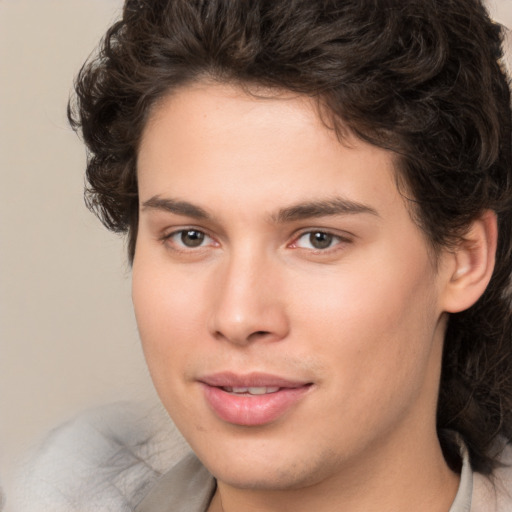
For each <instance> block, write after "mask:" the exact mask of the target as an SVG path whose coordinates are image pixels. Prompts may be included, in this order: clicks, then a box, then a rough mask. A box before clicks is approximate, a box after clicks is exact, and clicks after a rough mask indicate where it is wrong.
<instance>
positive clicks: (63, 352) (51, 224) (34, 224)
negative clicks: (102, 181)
mask: <svg viewBox="0 0 512 512" xmlns="http://www.w3.org/2000/svg"><path fill="white" fill-rule="evenodd" d="M489 3H490V4H491V9H493V11H494V12H495V13H496V14H495V17H496V19H497V20H498V21H500V22H502V23H504V24H507V25H508V26H512V0H494V2H492V1H490V2H489ZM121 4H122V2H121V0H0V176H1V182H0V183H1V185H0V481H3V484H4V485H6V484H7V485H8V482H9V478H10V475H11V472H12V470H11V469H10V468H12V467H13V466H14V464H15V462H16V461H17V460H18V459H19V457H20V456H21V454H23V453H24V452H25V451H26V450H27V449H28V448H30V447H31V446H32V445H33V444H35V443H37V442H38V441H39V440H40V439H41V438H42V437H43V436H44V433H45V432H47V431H48V430H49V429H50V428H51V427H52V426H55V425H56V424H58V423H59V422H61V421H64V420H65V419H67V418H69V417H71V416H72V415H74V414H76V413H78V412H79V411H80V410H83V409H85V408H88V407H92V406H95V405H99V404H103V403H107V402H111V401H116V400H122V399H136V400H155V396H154V392H153V390H152V387H151V384H150V381H149V377H148V373H147V370H146V368H145V365H144V361H143V357H142V353H141V350H140V346H139V341H138V336H137V330H136V326H135V321H134V318H133V313H132V310H131V299H130V272H129V268H128V265H127V264H126V257H125V249H124V245H123V240H122V239H121V238H119V237H117V236H115V235H112V234H111V233H108V232H107V231H106V230H105V229H104V228H103V227H102V226H101V224H100V223H99V222H98V221H97V220H96V219H95V217H94V216H93V215H92V214H91V213H89V212H88V211H87V210H86V208H85V207H84V204H83V198H82V189H83V170H84V164H85V152H84V149H83V147H82V144H81V143H80V141H79V140H78V138H77V137H76V135H75V134H74V133H73V132H72V131H71V129H70V128H69V127H68V124H67V121H66V117H65V109H66V103H67V98H68V95H69V93H70V91H71V85H72V81H73V77H74V75H75V74H76V72H77V71H78V69H79V67H80V65H81V64H82V62H83V61H84V60H85V58H86V57H87V56H88V55H89V53H90V52H91V51H92V50H93V49H94V47H95V46H96V44H97V42H98V41H99V39H100V37H101V36H102V34H103V33H104V31H105V29H106V27H107V26H108V25H109V24H110V23H111V22H112V21H113V20H115V19H116V17H118V15H119V14H120V9H121Z"/></svg>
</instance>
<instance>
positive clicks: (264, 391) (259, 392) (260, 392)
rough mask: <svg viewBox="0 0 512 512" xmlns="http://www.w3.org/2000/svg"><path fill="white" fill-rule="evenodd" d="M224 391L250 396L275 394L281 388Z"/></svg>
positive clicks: (238, 388)
mask: <svg viewBox="0 0 512 512" xmlns="http://www.w3.org/2000/svg"><path fill="white" fill-rule="evenodd" d="M222 389H224V391H227V392H228V393H237V394H244V393H249V394H250V395H266V394H267V393H275V392H276V391H279V387H277V386H272V387H271V386H268V387H247V388H246V387H228V386H226V387H224V388H222Z"/></svg>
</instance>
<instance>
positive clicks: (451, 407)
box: [70, 0, 512, 472]
mask: <svg viewBox="0 0 512 512" xmlns="http://www.w3.org/2000/svg"><path fill="white" fill-rule="evenodd" d="M500 58H501V31H500V27H499V26H497V25H495V24H494V23H492V22H491V21H490V20H489V19H488V17H487V14H486V12H485V9H484V7H483V6H482V4H481V3H480V2H478V1H472V0H459V1H454V2H445V1H440V0H411V1H408V2H405V3H404V2H400V3H398V2H390V1H377V0H374V1H368V2H364V1H361V0H347V1H343V2H342V1H339V2H338V1H334V0H323V1H320V0H319V1H315V2H312V1H309V0H307V1H306V0H305V1H299V2H289V1H275V0H273V1H265V0H261V1H254V2H250V3H245V2H238V1H231V0H210V1H208V2H203V1H200V0H197V1H189V0H172V1H168V0H165V1H163V0H162V1H157V0H154V1H151V2H150V1H145V0H139V1H135V0H134V1H131V0H128V1H127V2H126V5H125V8H124V12H123V17H122V19H121V20H120V21H119V22H117V23H116V24H115V25H113V26H112V27H111V29H110V30H109V32H108V33H107V35H106V37H105V40H104V43H103V46H102V49H101V52H100V54H99V56H98V57H97V58H96V59H94V60H92V61H90V62H89V63H88V64H87V65H86V66H84V68H83V69H82V71H81V73H80V75H79V77H78V80H77V84H76V92H77V95H76V103H75V104H74V105H73V106H72V108H71V110H70V118H71V121H72V123H73V124H74V126H75V127H77V128H79V129H81V132H82V135H83V137H84V140H85V142H86V144H87V146H88V149H89V156H88V164H87V179H88V183H89V185H88V189H87V201H88V204H89V206H90V207H91V208H92V209H93V210H94V211H96V212H97V213H98V215H99V216H100V218H101V219H102V220H103V222H104V223H105V224H106V225H107V227H109V228H110V229H112V230H114V231H118V232H124V233H127V236H128V251H129V258H130V261H133V259H134V257H135V261H136V260H137V251H138V250H139V247H138V244H139V227H140V226H142V220H141V211H142V209H143V207H144V205H143V204H141V203H144V202H147V200H148V199H150V198H151V197H153V196H154V194H150V196H151V197H144V198H141V194H140V192H141V189H140V187H141V186H142V184H143V183H147V182H148V180H147V176H146V175H143V173H144V170H143V169H142V167H143V166H144V165H146V167H151V166H152V165H153V164H151V165H150V164H148V163H147V162H148V161H151V158H150V157H148V154H149V155H150V154H151V151H150V150H148V149H147V148H148V147H150V148H151V147H155V148H156V147H164V146H165V145H160V146H158V145H155V144H156V143H155V144H153V143H152V142H151V141H153V140H156V139H158V135H155V133H158V128H156V127H158V126H161V127H165V126H166V128H165V129H166V131H167V132H169V130H171V131H172V123H171V124H166V119H167V117H165V116H166V115H167V114H168V115H169V116H172V115H174V116H177V117H174V118H172V117H169V119H174V120H176V121H177V120H181V121H183V122H186V120H187V119H189V116H188V115H189V114H190V113H191V112H192V111H191V110H190V109H191V108H192V105H194V104H195V105H196V107H195V108H197V106H202V108H203V109H204V112H206V113H208V114H211V113H212V112H215V108H216V107H218V108H220V109H221V110H223V109H225V112H224V117H222V116H221V117H219V120H223V121H225V122H227V121H234V119H236V118H237V115H235V114H234V112H242V111H243V110H244V108H246V107H247V105H249V104H251V105H252V103H251V102H255V103H254V104H255V105H265V108H266V109H267V111H268V110H269V109H270V110H272V109H275V119H276V120H277V119H284V118H286V114H287V112H289V113H290V118H291V119H295V120H296V123H297V125H298V126H301V122H304V123H305V124H306V125H307V126H308V127H310V128H311V126H313V124H314V123H313V121H312V119H316V120H317V121H318V122H317V123H316V124H314V126H315V130H318V131H319V132H322V130H324V132H322V134H323V135H322V137H323V138H322V141H324V138H325V140H327V138H328V137H330V136H332V137H333V140H332V141H331V142H332V144H334V143H335V142H336V144H337V145H338V146H336V147H338V150H339V151H341V152H343V154H342V153H340V154H339V155H338V156H339V158H340V159H344V161H350V156H349V155H353V154H355V153H348V154H345V153H344V152H346V151H350V148H351V149H352V151H355V152H356V153H357V152H358V151H363V153H364V155H365V156H364V157H363V156H361V158H359V159H356V160H357V161H358V162H363V161H364V162H366V164H367V167H368V166H371V164H372V163H373V164H375V163H376V162H378V161H380V162H384V164H383V165H382V167H383V171H382V173H383V174H382V176H380V178H374V177H371V176H367V181H366V183H368V184H370V183H379V184H380V185H382V187H387V186H388V185H389V184H390V183H391V182H390V179H391V180H392V188H389V189H387V190H388V192H389V194H393V193H396V198H398V199H399V201H400V204H401V205H402V206H403V208H404V211H406V212H407V214H408V216H409V219H410V221H411V226H415V228H417V234H420V235H421V236H418V237H417V241H418V244H420V240H421V243H422V244H423V245H421V244H420V245H418V246H417V247H423V248H424V255H427V258H426V259H425V258H423V259H422V258H421V257H419V256H418V257H419V259H418V258H416V259H414V260H409V261H412V262H413V264H411V265H409V267H408V266H407V263H404V268H409V270H410V272H413V273H414V272H415V269H416V271H418V268H419V269H422V268H423V269H426V268H428V269H429V272H431V274H430V275H431V276H432V277H433V278H434V277H435V276H439V275H443V272H445V271H446V269H447V268H448V266H449V265H448V264H447V261H448V260H450V257H449V255H450V254H452V255H453V254H457V251H459V249H460V248H461V247H462V248H464V249H466V250H465V251H463V252H462V254H466V255H469V256H468V260H469V261H470V260H471V254H473V252H471V251H472V249H471V246H472V240H473V239H474V236H473V232H474V231H475V229H476V231H478V229H479V226H484V227H485V229H486V230H487V231H486V232H489V229H488V226H489V225H490V224H492V222H493V221H492V220H490V219H495V218H497V226H498V237H497V248H496V252H495V263H494V249H493V250H492V253H493V254H492V257H491V260H492V263H493V264H492V265H491V266H492V267H493V268H491V271H490V274H489V276H488V277H489V279H488V281H489V284H488V286H487V287H486V289H485V291H484V288H485V286H484V287H483V288H482V290H481V291H480V292H479V293H477V294H476V295H475V296H474V297H473V296H471V299H470V300H468V302H467V304H465V305H464V306H462V305H461V306H460V307H452V308H445V310H444V311H442V312H441V313H442V314H441V315H440V314H438V313H439V312H438V310H437V309H436V308H435V307H433V309H432V315H433V317H432V321H431V323H430V324H429V325H434V324H435V329H434V330H433V331H432V332H434V331H435V333H436V334H435V336H439V332H440V333H441V338H442V343H441V345H440V348H439V347H437V348H438V349H439V350H440V351H442V352H443V354H442V366H441V362H440V361H441V354H439V368H438V370H439V371H438V375H437V377H436V378H437V384H439V386H438V387H436V403H435V404H434V409H435V414H436V418H435V421H436V422H437V430H438V435H439V437H440V438H441V442H442V445H443V448H444V450H445V452H446V453H447V456H448V457H449V453H450V451H451V450H453V445H452V442H453V441H452V440H451V439H450V437H449V435H447V434H446V433H445V432H446V429H451V430H454V431H457V432H458V433H459V434H460V435H462V437H463V438H464V439H465V441H466V443H467V444H468V447H469V450H470V454H471V460H472V464H473V466H474V468H475V469H476V470H479V471H483V472H489V471H490V470H491V469H492V467H493V464H494V454H493V453H492V446H493V442H494V441H495V439H496V437H497V436H499V435H502V436H505V437H506V438H508V439H512V417H511V410H512V382H511V379H512V347H511V332H512V331H511V328H512V326H511V315H510V275H511V272H512V241H511V233H512V222H511V220H512V217H511V215H512V189H511V183H512V180H511V159H510V156H511V155H510V108H509V90H508V84H507V80H506V77H505V76H504V73H503V69H502V67H501V66H500V62H499V59H500ZM205 88H206V89H205ZM205 90H207V93H206V94H202V95H201V94H200V92H201V91H203V93H204V91H205ZM209 96H211V97H212V98H213V99H212V100H211V101H207V99H206V98H207V97H209ZM215 98H217V100H219V98H222V100H223V101H222V102H221V103H217V104H215V101H214V99H215ZM219 101H220V100H219ZM212 102H213V103H212ZM235 105H237V107H236V108H238V110H236V108H235ZM244 105H245V107H244ZM284 105H288V106H289V107H287V108H286V109H285V110H283V108H285V107H284ZM251 108H252V107H251ZM180 109H181V110H180ZM280 109H281V110H280ZM255 110H256V111H258V108H256V109H255ZM230 112H232V113H233V114H232V117H231V118H230V117H229V113H230ZM305 112H309V113H310V114H311V116H314V117H313V118H312V117H308V116H306V117H304V116H305ZM265 115H266V114H262V116H263V117H264V118H265ZM162 116H164V117H162ZM180 116H181V117H180ZM294 116H297V117H296V118H294ZM199 117H200V116H199ZM305 119H306V120H305ZM253 121H254V125H258V123H259V121H257V120H256V119H254V120H253ZM196 128H197V129H198V130H199V131H200V130H201V129H202V127H201V126H199V125H198V126H196ZM203 128H204V126H203ZM288 128H289V129H290V130H291V129H292V127H291V126H290V127H288ZM161 129H162V130H163V128H161ZM241 132H243V126H240V127H239V131H237V132H236V135H240V137H241V136H242V135H241ZM306 132H307V130H306ZM205 133H210V134H212V133H213V134H214V135H215V132H214V131H211V132H205ZM290 133H291V132H290ZM304 133H305V132H304ZM328 134H331V135H328ZM177 135H178V134H177ZM252 135H254V133H252ZM252 135H251V136H252ZM278 135H279V134H278V133H276V134H275V136H276V140H278ZM219 136H220V135H219ZM313 138H314V137H313V136H312V135H311V137H310V138H309V139H305V140H304V141H302V144H303V146H305V145H306V142H307V140H313ZM148 140H149V142H148ZM203 140H204V139H203ZM212 140H213V141H216V142H217V143H218V144H222V143H224V142H226V141H227V140H228V138H227V135H226V136H225V137H224V139H218V140H217V139H215V136H214V137H213V139H212ZM233 140H238V139H237V137H236V136H234V138H233ZM251 140H253V139H251ZM298 140H301V138H300V134H299V133H297V134H295V136H294V139H293V141H295V142H296V141H298ZM261 142H262V143H263V142H265V141H264V139H262V140H261ZM266 142H267V143H268V144H270V141H268V140H267V141H266ZM284 142H285V141H284V140H283V143H284ZM324 142H325V141H324ZM319 144H320V142H319ZM322 144H323V142H322ZM329 147H330V150H332V151H333V153H332V154H331V153H329V155H330V157H332V158H334V157H335V153H336V151H337V150H336V149H334V147H335V146H332V147H331V146H329ZM261 148H262V152H263V149H264V147H263V146H261ZM189 149H190V148H189ZM198 149H199V148H198ZM330 150H329V151H330ZM153 153H154V151H153ZM372 158H373V159H374V160H373V161H372ZM365 159H366V160H365ZM368 159H369V160H368ZM171 160H172V159H171ZM354 166H355V167H354V168H357V165H356V164H355V163H354ZM183 169H185V167H182V174H183V173H184V172H185V171H184V170H183ZM365 169H366V168H365ZM308 172H309V175H308V174H307V173H305V174H304V175H303V176H302V177H301V178H300V182H301V183H303V184H304V190H306V189H311V187H312V186H313V182H314V181H315V180H314V179H313V180H312V184H311V185H309V184H308V185H307V187H306V184H307V183H308V180H311V173H312V172H313V170H312V169H311V168H310V169H309V171H308ZM364 172H365V171H364V170H363V169H361V170H360V173H359V174H358V175H357V176H354V179H359V178H358V176H359V177H360V176H361V175H362V174H364ZM138 173H139V176H138ZM169 173H172V169H170V170H169ZM177 176H178V178H176V180H175V181H173V182H172V183H173V185H175V186H176V187H177V189H178V190H179V187H180V182H179V173H177ZM308 176H309V177H308ZM383 176H385V177H384V178H383ZM313 177H314V176H313ZM203 178H204V177H203ZM213 179H215V178H213ZM287 179H288V180H289V182H290V183H291V182H293V178H292V177H291V176H287ZM333 179H335V178H333ZM379 179H382V180H383V181H382V182H381V181H379ZM374 180H375V181H374ZM198 183H199V182H198ZM255 183H256V184H257V187H255V190H258V191H261V190H262V187H264V183H261V182H259V181H255ZM286 183H288V182H284V183H283V187H286V186H287V185H286ZM361 184H362V182H360V185H361ZM386 184H387V185H386ZM240 187H241V185H240ZM368 189H371V190H373V192H376V190H375V187H373V188H372V187H371V186H368ZM149 190H151V189H150V188H148V191H149ZM212 190H216V189H215V187H213V189H212ZM304 190H303V191H304ZM361 190H363V189H361ZM379 190H380V189H379ZM219 193H220V192H219ZM148 194H149V192H148ZM284 195H285V196H286V194H284ZM205 197H206V196H205ZM216 197H218V194H217V196H216ZM233 197H235V196H233ZM390 197H391V195H390V196H388V199H389V198H390ZM187 199H188V198H187ZM214 199H215V198H214ZM221 199H222V198H221ZM247 199H248V201H249V199H250V198H249V197H247ZM291 199H293V200H294V201H295V202H297V199H298V197H293V198H291ZM302 199H304V198H302ZM306 199H307V198H306ZM311 199H313V200H314V199H316V198H314V197H313V198H311ZM355 199H361V201H360V202H363V203H364V204H365V205H366V203H367V202H370V203H371V204H370V209H371V208H374V204H373V203H372V198H371V197H364V194H363V195H362V196H361V197H356V198H355ZM363 199H367V201H363ZM213 204H215V202H214V203H213ZM146 206H147V205H146ZM150 206H151V205H150ZM201 206H203V204H202V205H201ZM375 209H377V208H376V207H375ZM196 213H197V212H196ZM214 213H215V212H214ZM368 215H371V213H370V214H368ZM409 227H410V226H409ZM490 232H492V228H491V229H490ZM411 233H412V232H411ZM415 233H416V232H415ZM411 236H412V235H411ZM489 236H491V235H489ZM491 238H492V236H491ZM212 239H214V237H212ZM491 245H492V244H491ZM404 254H405V253H404ZM411 258H412V255H411ZM450 261H452V260H450ZM427 263H428V264H429V265H430V267H422V266H421V265H427ZM447 265H448V266H447ZM253 270H254V269H253ZM260 270H261V272H263V273H264V272H265V268H261V269H260ZM425 271H426V270H425ZM491 274H492V275H491ZM279 275H281V274H279V273H277V274H276V276H274V279H273V280H271V281H269V283H267V285H268V287H270V288H271V287H272V283H275V282H279V278H278V276H279ZM418 275H419V274H418ZM355 284H358V285H359V286H361V282H359V283H354V286H355ZM485 284H487V282H486V283H485ZM416 288H417V286H416V285H414V286H413V284H412V283H409V288H408V290H412V289H416ZM354 290H355V288H354ZM424 292H425V293H422V294H421V300H424V301H425V302H424V303H421V301H420V297H419V296H414V297H412V299H414V300H415V301H416V302H417V303H418V308H419V309H418V312H419V311H420V309H421V308H420V306H421V307H422V308H423V309H425V308H426V309H428V308H429V307H430V305H431V303H432V300H431V299H432V297H431V296H429V294H430V293H431V292H433V290H432V289H430V288H428V289H427V290H424ZM434 292H435V290H434ZM179 293H181V294H183V293H184V292H183V290H180V292H179ZM261 293H263V291H261ZM340 296H341V297H342V296H343V294H340ZM384 296H385V295H379V297H381V299H383V298H384ZM374 297H378V296H377V295H375V296H374ZM400 298H401V299H402V300H403V301H405V300H409V299H410V298H411V297H409V296H408V295H407V294H406V293H404V294H403V295H402V296H400ZM381 302H383V300H382V301H381ZM434 302H435V301H434ZM460 304H462V302H460ZM403 305H404V306H406V305H407V304H406V303H405V302H404V304H403ZM339 306H340V308H341V307H343V303H342V301H340V303H339ZM136 307H137V301H136ZM143 309H144V307H143V305H142V304H141V305H139V311H141V313H140V314H141V315H142V314H144V313H143ZM304 314H306V312H304ZM334 314H335V312H333V315H334ZM368 314H371V313H370V312H369V313H368ZM436 314H437V316H436ZM138 316H139V315H138ZM427 316H428V315H427ZM434 317H435V319H434ZM329 318H330V317H329ZM326 321H327V320H326ZM410 321H411V323H410V326H412V325H416V326H418V325H419V324H421V322H422V321H423V320H420V318H419V317H418V318H416V317H415V319H412V318H411V319H410ZM276 322H277V324H279V321H277V320H276ZM279 325H280V324H279ZM276 329H277V328H276ZM283 329H284V330H286V328H283ZM336 329H338V330H342V329H343V327H342V326H341V325H340V326H335V327H334V330H336ZM220 330H221V329H220V328H219V329H217V332H220ZM260 331H261V332H267V331H268V332H271V329H270V328H269V329H265V328H259V329H257V330H256V331H255V332H260ZM141 334H142V337H143V342H144V333H143V332H141ZM402 334H404V335H405V330H404V331H403V332H402ZM409 334H410V335H411V336H412V335H413V333H412V331H410V332H409ZM170 335H172V333H170ZM317 341H318V340H317ZM318 350H320V351H321V350H322V349H321V347H318ZM413 352H414V351H413ZM413 352H411V353H410V354H408V356H409V357H411V358H412V357H414V355H413ZM420 352H421V351H420ZM416 355H417V357H418V358H420V359H421V358H422V357H424V360H425V361H427V359H428V357H430V356H428V357H427V355H426V354H423V355H422V354H421V353H416ZM395 356H396V357H400V356H399V353H398V352H397V353H396V354H395ZM316 362H318V361H316V360H312V361H311V364H312V368H314V367H315V363H316ZM320 362H321V361H320ZM150 366H151V364H150ZM427 366H428V364H427V363H425V365H423V366H422V368H423V369H424V370H425V371H426V368H427ZM413 370H414V368H413V367H411V371H413ZM312 371H313V373H314V370H312ZM432 375H433V377H432V379H434V377H435V375H436V371H434V370H432ZM404 378H405V377H404ZM434 380H435V379H434ZM405 383H406V381H403V382H402V383H401V384H403V386H406V384H405ZM437 384H436V386H437ZM157 387H158V385H157ZM164 403H165V400H164Z"/></svg>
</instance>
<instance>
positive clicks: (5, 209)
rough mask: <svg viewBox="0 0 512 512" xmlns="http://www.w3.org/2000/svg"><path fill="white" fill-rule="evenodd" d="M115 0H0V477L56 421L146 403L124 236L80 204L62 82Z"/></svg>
mask: <svg viewBox="0 0 512 512" xmlns="http://www.w3.org/2000/svg"><path fill="white" fill-rule="evenodd" d="M121 5H122V2H121V1H120V0H0V176H1V182H0V183H1V184H0V481H2V482H3V483H2V485H4V486H7V487H8V484H9V479H10V477H11V475H12V469H11V468H13V467H14V465H15V462H16V460H17V459H19V457H20V455H21V454H23V453H24V452H25V451H26V450H27V449H28V448H30V447H31V446H32V445H33V444H35V443H37V442H38V441H40V439H41V438H42V437H43V436H44V434H45V433H46V432H47V431H48V430H49V429H50V428H52V427H53V426H55V425H56V424H58V423H60V422H62V421H65V420H66V419H67V418H69V417H71V416H73V415H74V414H76V413H78V412H79V411H81V410H83V409H86V408H89V407H93V406H96V405H99V404H102V403H108V402H112V401H117V400H123V399H136V400H145V399H148V397H149V399H153V396H154V395H153V390H152V386H151V383H150V379H149V377H148V372H147V370H146V367H145V363H144V360H143V356H142V353H141V350H140V346H139V341H138V335H137V330H136V325H135V321H134V318H133V313H132V307H131V298H130V272H129V267H128V265H127V263H126V257H125V248H124V243H123V240H122V239H121V238H120V237H119V236H116V235H114V234H112V233H109V232H107V231H106V230H105V229H104V228H103V226H102V225H101V223H100V222H99V221H98V220H97V219H96V218H95V217H94V216H93V215H92V214H91V213H90V212H89V211H88V210H87V209H86V208H85V206H84V202H83V182H84V178H83V171H84V165H85V150H84V147H83V145H82V143H81V142H80V140H79V139H78V137H77V136H76V135H75V133H74V132H73V131H72V130H71V129H70V128H69V126H68V123H67V120H66V104H67V99H68V96H69V94H70V91H71V87H72V82H73V78H74V76H75V75H76V73H77V71H78V69H79V68H80V66H81V64H82V63H83V61H84V60H85V59H86V58H87V56H88V55H89V53H90V52H91V51H92V50H93V49H94V48H95V46H96V44H97V42H98V41H99V39H100V37H101V36H102V35H103V33H104V31H105V29H106V28H107V26H108V25H109V24H110V23H111V22H112V21H113V20H115V19H116V18H117V17H118V16H119V14H120V9H121Z"/></svg>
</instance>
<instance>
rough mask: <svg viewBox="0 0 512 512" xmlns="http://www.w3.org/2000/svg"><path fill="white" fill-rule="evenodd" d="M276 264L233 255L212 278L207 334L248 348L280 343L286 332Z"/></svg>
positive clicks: (260, 257)
mask: <svg viewBox="0 0 512 512" xmlns="http://www.w3.org/2000/svg"><path fill="white" fill-rule="evenodd" d="M283 285H284V283H283V278H282V275H281V273H280V272H279V264H278V263H273V262H271V261H269V259H267V258H264V257H262V256H257V255H247V254H245V255H244V254H239V255H233V256H232V257H231V258H229V261H225V262H223V266H222V268H221V269H219V271H218V274H217V276H216V279H215V286H216V292H215V293H213V294H212V295H213V297H214V304H213V307H212V315H211V318H210V326H209V327H210V332H211V333H212V335H213V336H214V337H215V338H217V339H221V340H225V341H228V342H230V343H233V344H236V345H241V346H243V345H247V344H249V343H252V342H254V341H256V340H266V341H279V340H281V339H283V338H285V337H286V335H287V334H288V332H289V319H288V315H287V311H286V309H287V308H286V301H285V298H284V290H283Z"/></svg>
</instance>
